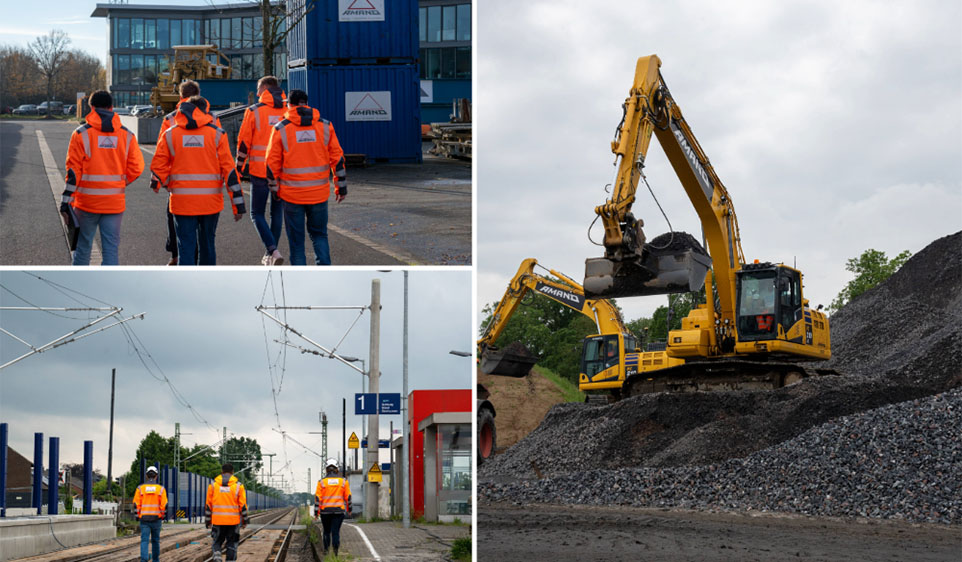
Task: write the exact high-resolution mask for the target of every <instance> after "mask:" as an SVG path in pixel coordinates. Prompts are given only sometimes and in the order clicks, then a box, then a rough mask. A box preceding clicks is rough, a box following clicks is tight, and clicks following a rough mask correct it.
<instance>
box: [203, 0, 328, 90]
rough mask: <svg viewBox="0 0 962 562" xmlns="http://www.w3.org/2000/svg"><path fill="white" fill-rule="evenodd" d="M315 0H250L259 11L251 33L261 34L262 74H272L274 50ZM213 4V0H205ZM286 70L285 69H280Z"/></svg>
mask: <svg viewBox="0 0 962 562" xmlns="http://www.w3.org/2000/svg"><path fill="white" fill-rule="evenodd" d="M315 1H316V0H287V1H286V2H278V1H277V0H274V1H273V2H272V1H271V0H250V2H251V3H252V4H254V5H257V6H258V7H259V8H260V11H261V19H260V21H259V22H258V23H259V24H260V25H259V26H254V29H253V30H252V31H253V33H255V34H256V33H260V35H261V45H262V49H261V56H262V57H263V59H264V74H265V75H274V72H275V70H277V69H275V68H274V52H275V51H276V50H277V49H278V48H280V47H282V46H284V44H285V43H286V42H287V36H288V34H289V33H290V32H291V30H292V29H294V27H295V26H296V25H297V24H298V23H300V22H301V20H303V19H304V17H305V16H307V14H308V13H309V12H310V11H311V10H313V9H314V5H315ZM207 3H208V4H209V5H210V6H214V5H215V4H214V1H213V0H208V2H207ZM280 70H283V71H286V70H287V69H280Z"/></svg>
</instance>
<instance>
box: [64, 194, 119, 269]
mask: <svg viewBox="0 0 962 562" xmlns="http://www.w3.org/2000/svg"><path fill="white" fill-rule="evenodd" d="M74 212H75V213H77V222H78V223H79V224H80V236H78V237H77V250H76V251H75V252H74V253H73V264H74V265H90V249H91V248H92V247H93V244H94V236H96V234H97V227H100V248H101V250H103V256H104V259H103V262H102V263H101V265H118V264H119V263H120V222H121V219H123V217H124V214H123V213H115V214H110V215H104V214H100V213H88V212H86V211H81V210H80V209H78V208H76V207H74Z"/></svg>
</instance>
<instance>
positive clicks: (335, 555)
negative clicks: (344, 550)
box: [334, 546, 337, 558]
mask: <svg viewBox="0 0 962 562" xmlns="http://www.w3.org/2000/svg"><path fill="white" fill-rule="evenodd" d="M334 558H337V547H336V546H335V547H334Z"/></svg>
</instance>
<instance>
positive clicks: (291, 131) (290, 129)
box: [267, 105, 347, 205]
mask: <svg viewBox="0 0 962 562" xmlns="http://www.w3.org/2000/svg"><path fill="white" fill-rule="evenodd" d="M332 172H334V174H333V175H335V177H336V181H335V183H334V189H335V193H336V194H338V195H347V171H346V170H345V168H344V151H343V150H342V149H341V145H340V143H338V142H337V135H336V134H334V125H331V123H330V121H328V120H326V119H321V116H320V114H319V113H318V112H317V110H316V109H313V108H310V107H308V106H306V105H298V106H294V107H291V108H290V109H288V110H287V113H285V114H284V119H283V120H282V121H281V122H280V123H278V124H277V125H275V126H274V128H273V129H272V130H271V137H270V141H269V142H268V143H267V179H268V182H269V183H270V184H271V188H272V189H279V195H280V198H281V199H283V200H284V201H287V202H288V203H294V204H298V205H313V204H315V203H323V202H325V201H327V199H328V197H330V194H331V187H330V180H331V176H332ZM275 181H276V187H275V184H274V182H275Z"/></svg>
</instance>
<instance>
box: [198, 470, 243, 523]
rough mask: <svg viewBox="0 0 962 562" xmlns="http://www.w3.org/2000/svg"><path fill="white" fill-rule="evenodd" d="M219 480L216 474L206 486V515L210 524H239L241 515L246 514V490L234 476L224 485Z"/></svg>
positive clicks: (219, 477)
mask: <svg viewBox="0 0 962 562" xmlns="http://www.w3.org/2000/svg"><path fill="white" fill-rule="evenodd" d="M221 481H222V477H221V476H218V477H217V478H215V479H214V481H213V482H212V483H211V484H210V485H209V486H207V508H206V515H207V517H209V518H210V520H211V524H212V525H239V524H240V523H241V517H242V516H243V517H246V516H247V492H246V491H245V490H244V485H243V484H241V483H240V482H238V481H237V477H236V476H231V477H230V480H229V481H228V482H227V485H226V486H224V485H223V484H222V483H221Z"/></svg>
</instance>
